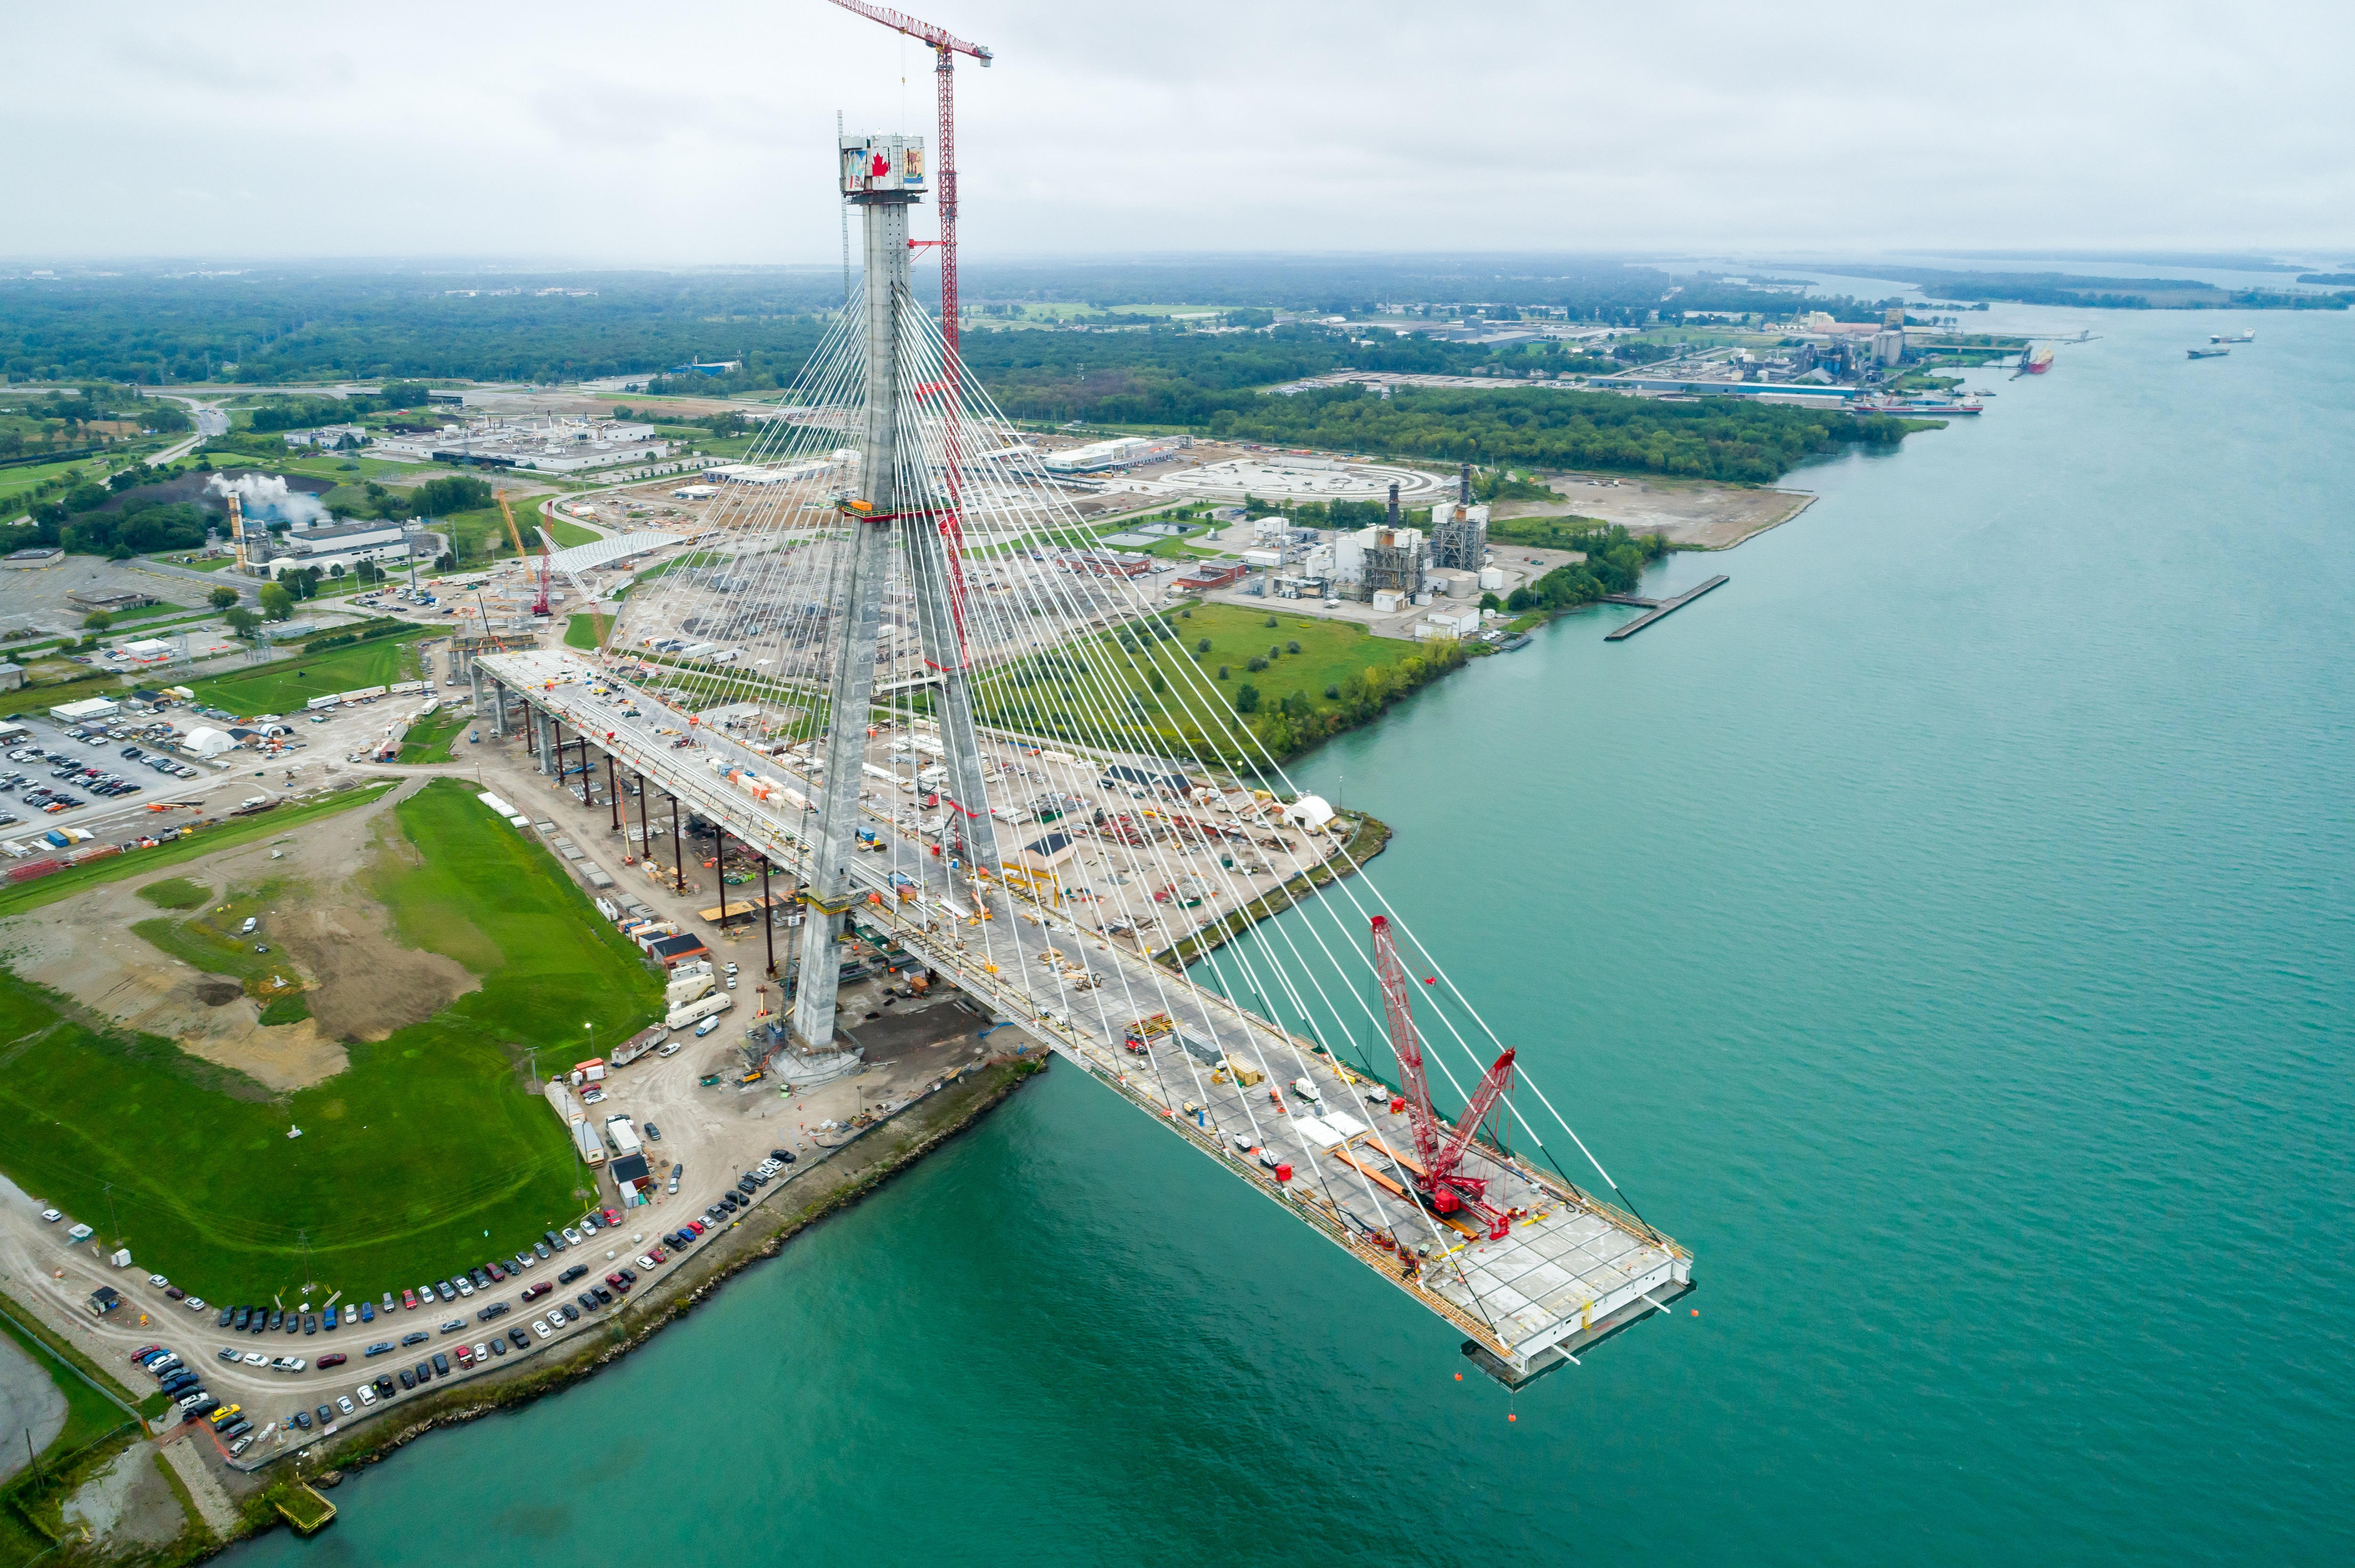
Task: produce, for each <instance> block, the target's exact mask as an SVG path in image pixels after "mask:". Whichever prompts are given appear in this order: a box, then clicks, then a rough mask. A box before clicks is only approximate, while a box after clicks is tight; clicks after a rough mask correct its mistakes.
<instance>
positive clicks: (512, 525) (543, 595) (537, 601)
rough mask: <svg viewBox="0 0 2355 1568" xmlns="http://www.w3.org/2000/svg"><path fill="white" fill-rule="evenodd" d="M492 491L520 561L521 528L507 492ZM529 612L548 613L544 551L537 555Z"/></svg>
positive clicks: (546, 557)
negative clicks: (535, 586) (535, 583)
mask: <svg viewBox="0 0 2355 1568" xmlns="http://www.w3.org/2000/svg"><path fill="white" fill-rule="evenodd" d="M494 493H495V494H496V495H497V497H498V501H499V515H500V516H502V517H504V518H506V520H507V537H508V538H510V539H513V540H514V541H515V547H516V559H517V560H518V561H520V560H522V559H523V558H524V550H523V530H521V529H520V528H517V526H516V520H515V512H514V510H513V509H512V508H510V507H509V506H508V505H507V493H506V491H504V490H501V491H496V492H494ZM525 569H526V570H527V571H528V570H529V569H530V568H529V567H526V568H525ZM531 612H532V613H533V614H534V615H547V614H549V608H548V556H547V555H546V554H544V553H543V554H542V555H541V556H540V557H539V588H538V594H537V595H536V596H535V597H534V598H533V599H532V601H531Z"/></svg>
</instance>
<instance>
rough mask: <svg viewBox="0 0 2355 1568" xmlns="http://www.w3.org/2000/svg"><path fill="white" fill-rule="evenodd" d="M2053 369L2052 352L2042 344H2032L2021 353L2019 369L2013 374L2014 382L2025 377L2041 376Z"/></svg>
mask: <svg viewBox="0 0 2355 1568" xmlns="http://www.w3.org/2000/svg"><path fill="white" fill-rule="evenodd" d="M2051 368H2052V351H2051V349H2049V348H2047V347H2045V346H2044V344H2041V343H2031V344H2029V345H2028V346H2027V347H2026V348H2023V349H2021V350H2020V351H2019V369H2017V370H2015V371H2013V372H2012V373H2011V378H2012V379H2013V380H2014V381H2017V380H2019V378H2020V377H2021V376H2041V375H2043V374H2044V373H2045V372H2046V371H2048V370H2050V369H2051Z"/></svg>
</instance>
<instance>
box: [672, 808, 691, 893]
mask: <svg viewBox="0 0 2355 1568" xmlns="http://www.w3.org/2000/svg"><path fill="white" fill-rule="evenodd" d="M669 800H670V867H671V874H672V875H673V876H674V877H676V878H677V891H678V892H680V893H684V892H686V891H687V851H686V850H685V849H684V848H682V847H681V846H680V843H679V829H680V827H681V826H682V825H683V824H682V823H681V822H680V821H679V816H680V812H679V809H678V797H677V796H676V795H673V796H671V797H669Z"/></svg>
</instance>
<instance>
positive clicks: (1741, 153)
mask: <svg viewBox="0 0 2355 1568" xmlns="http://www.w3.org/2000/svg"><path fill="white" fill-rule="evenodd" d="M907 3H912V4H916V5H922V6H924V7H926V8H927V9H930V10H932V11H934V12H936V13H937V14H936V15H935V16H932V18H931V19H932V20H936V21H939V22H941V23H943V25H945V26H952V27H954V29H955V30H956V31H958V32H959V33H960V34H962V35H963V36H964V37H969V38H973V39H976V40H978V41H980V42H983V43H986V44H987V45H989V46H990V47H991V48H994V49H995V50H996V55H997V61H996V65H995V66H994V67H992V68H991V69H987V70H981V69H974V65H973V62H971V61H970V60H964V59H960V61H959V69H958V71H957V77H956V80H957V88H958V96H957V109H958V126H959V143H958V151H959V154H960V159H959V161H960V164H961V168H962V171H963V176H964V226H963V238H964V245H965V248H966V250H967V253H968V255H970V256H975V257H981V258H987V257H1000V258H1015V257H1027V256H1053V255H1088V256H1114V255H1119V254H1122V253H1126V252H1136V251H1165V252H1166V251H1171V250H1254V251H1273V250H1297V251H1316V250H1321V251H1333V250H1384V251H1397V250H1420V249H1448V250H1457V251H1462V250H1467V249H1471V250H1482V251H1506V250H1563V249H1573V250H1602V251H1630V250H1636V251H1641V250H1656V249H1706V250H1712V251H1728V250H1741V249H1769V250H1772V249H1801V248H1804V249H1808V250H1816V251H1821V250H1833V249H1838V250H1851V251H1880V250H1883V249H1904V248H1909V247H1926V248H1934V249H1935V248H1946V247H1978V248H1989V247H2020V248H2050V247H2099V248H2120V247H2144V246H2163V247H2169V248H2200V249H2242V248H2246V247H2254V248H2258V249H2287V250H2290V251H2293V252H2295V251H2301V250H2302V251H2306V252H2309V253H2313V254H2314V255H2316V256H2317V257H2318V258H2321V257H2327V258H2328V259H2329V260H2342V261H2344V260H2355V158H2350V156H2349V152H2350V147H2355V92H2350V90H2349V89H2348V84H2347V69H2348V62H2349V60H2350V58H2355V5H2349V4H2347V3H2346V0H2336V3H2329V0H2322V3H2313V4H2287V3H2280V0H2241V3H2239V4H2235V5H2229V6H2227V5H2216V4H2212V3H2211V4H2205V5H2175V4H2169V3H2168V0H2138V3H2136V4H2123V3H2109V4H2089V3H2083V0H2076V3H2073V0H2036V3H2031V4H2016V3H2013V0H1979V3H1977V4H1973V5H1958V6H1946V7H1931V8H1918V7H1906V8H1901V7H1896V6H1892V5H1888V4H1886V3H1885V0H1873V3H1864V0H1858V3H1849V0H1782V3H1770V0H1751V3H1732V0H1718V3H1703V0H1648V3H1646V4H1644V5H1593V4H1590V5H1558V4H1538V5H1525V6H1510V5H1506V6H1496V5H1464V4H1456V5H1434V4H1431V3H1429V0H1415V3H1412V4H1407V3H1400V0H1358V3H1353V4H1348V5H1341V4H1334V3H1331V0H1327V3H1324V4H1316V5H1303V4H1292V5H1285V4H1283V3H1281V0H1276V3H1269V0H1253V3H1249V4H1246V3H1241V0H1192V3H1189V4H1187V5H1156V6H1141V5H1094V6H1081V5H1049V4H1041V3H1037V0H907ZM0 6H5V9H0V36H5V37H6V39H7V50H6V52H7V55H8V58H9V60H10V65H11V69H10V70H9V71H8V86H7V90H6V91H5V93H0V135H5V138H6V146H5V157H0V196H5V199H0V213H5V215H6V216H5V221H0V255H7V256H11V257H14V258H17V259H20V260H21V259H59V260H65V259H74V258H91V257H139V256H180V257H220V258H232V257H261V258H299V257H356V256H376V257H405V256H422V255H439V256H452V255H468V256H484V257H501V256H506V257H517V258H526V259H532V260H559V259H561V260H577V261H581V262H585V263H603V262H619V263H638V262H655V263H697V262H779V261H784V262H807V261H826V260H831V259H833V258H834V257H835V256H836V255H837V248H838V240H837V216H836V208H835V205H834V202H833V198H832V196H831V192H830V187H829V181H830V177H831V173H832V169H831V160H830V157H829V153H828V148H829V145H830V143H831V142H832V139H833V135H834V116H835V111H836V110H837V109H840V110H843V111H845V112H846V113H847V118H848V123H849V126H850V128H851V129H852V130H854V131H858V130H862V129H864V130H896V129H906V130H911V131H918V132H924V133H926V134H927V135H929V134H930V133H931V132H932V70H931V58H930V55H929V53H928V52H927V51H925V50H924V49H923V48H921V47H920V46H915V45H911V44H906V43H903V41H902V40H901V39H900V37H898V36H897V35H895V34H892V33H890V32H889V31H887V30H885V29H884V28H881V27H879V26H876V25H875V24H873V23H871V22H868V21H864V20H861V19H859V18H858V17H855V16H849V15H847V14H846V13H844V12H842V11H840V10H838V9H837V8H836V7H835V6H834V5H830V4H828V3H827V0H763V3H762V4H758V5H754V4H746V3H743V0H705V3H701V4H696V3H692V0H690V3H689V4H687V5H646V4H643V3H641V4H633V5H611V4H604V3H602V0H566V3H565V4H562V5H534V4H530V3H528V0H524V3H514V0H510V3H507V4H484V3H480V0H477V3H475V4H472V5H446V4H439V3H435V0H422V3H412V4H409V5H400V6H364V7H337V6H320V5H274V4H267V3H250V0H248V3H240V4H236V5H206V4H202V3H197V4H188V3H185V0H174V3H170V4H159V3H156V0H121V3H118V4H113V5H104V6H94V5H40V4H37V0H0ZM903 77H904V81H905V86H904V88H903V86H902V79H903ZM924 227H926V228H929V224H928V223H927V224H925V225H924Z"/></svg>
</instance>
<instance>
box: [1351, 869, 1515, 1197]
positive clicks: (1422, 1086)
mask: <svg viewBox="0 0 2355 1568" xmlns="http://www.w3.org/2000/svg"><path fill="white" fill-rule="evenodd" d="M1374 973H1375V974H1376V975H1377V976H1378V977H1379V978H1380V980H1381V985H1382V1010H1383V1011H1384V1012H1387V1013H1388V1014H1389V1015H1390V1025H1391V1054H1393V1055H1395V1056H1397V1057H1398V1065H1399V1078H1400V1081H1401V1083H1402V1084H1403V1085H1404V1086H1405V1088H1406V1094H1405V1100H1406V1118H1407V1124H1408V1125H1409V1126H1410V1127H1411V1128H1412V1129H1413V1131H1414V1152H1415V1158H1416V1159H1417V1160H1420V1161H1421V1162H1422V1167H1423V1168H1422V1169H1421V1170H1419V1171H1410V1172H1409V1174H1410V1175H1412V1177H1413V1178H1414V1184H1415V1186H1416V1187H1417V1188H1419V1189H1420V1190H1421V1191H1422V1192H1423V1197H1424V1199H1425V1200H1426V1201H1427V1202H1429V1203H1430V1204H1431V1208H1432V1212H1433V1213H1438V1214H1452V1213H1455V1212H1456V1211H1457V1210H1459V1209H1469V1210H1471V1211H1472V1212H1473V1213H1476V1214H1477V1215H1479V1216H1480V1217H1481V1218H1482V1219H1483V1220H1486V1221H1487V1224H1488V1239H1489V1240H1490V1241H1501V1240H1503V1239H1504V1236H1505V1234H1506V1231H1507V1228H1508V1225H1509V1224H1510V1222H1509V1221H1508V1218H1507V1217H1506V1215H1505V1214H1504V1213H1501V1212H1500V1211H1498V1210H1497V1209H1494V1208H1492V1207H1490V1206H1489V1204H1488V1201H1487V1190H1488V1182H1487V1178H1486V1177H1482V1176H1466V1175H1465V1174H1464V1171H1463V1165H1464V1152H1465V1150H1467V1149H1469V1148H1470V1147H1471V1146H1472V1136H1473V1134H1475V1133H1476V1132H1478V1131H1479V1130H1480V1124H1481V1123H1482V1122H1484V1121H1486V1120H1487V1119H1488V1113H1489V1112H1490V1111H1492V1110H1494V1109H1495V1108H1496V1107H1497V1100H1498V1099H1500V1098H1502V1097H1503V1096H1504V1093H1505V1091H1506V1090H1507V1089H1509V1088H1511V1087H1512V1085H1513V1053H1512V1052H1511V1051H1510V1050H1509V1049H1508V1050H1507V1051H1506V1053H1505V1054H1503V1055H1501V1056H1499V1057H1497V1060H1496V1062H1495V1063H1494V1064H1493V1065H1491V1066H1490V1067H1489V1068H1488V1070H1487V1073H1485V1074H1483V1075H1481V1078H1480V1086H1479V1087H1478V1088H1477V1089H1476V1090H1474V1091H1473V1094H1472V1103H1471V1104H1470V1105H1468V1106H1466V1107H1465V1108H1464V1115H1463V1116H1462V1117H1461V1118H1458V1119H1457V1121H1456V1123H1455V1126H1454V1127H1452V1128H1451V1127H1449V1126H1448V1125H1447V1124H1446V1123H1445V1122H1444V1121H1442V1120H1440V1118H1439V1113H1438V1112H1437V1111H1435V1110H1433V1109H1432V1107H1431V1086H1430V1085H1429V1083H1428V1082H1427V1081H1426V1079H1425V1078H1424V1076H1423V1042H1422V1040H1421V1038H1420V1037H1418V1036H1417V1035H1416V1033H1415V1029H1414V1010H1413V1004H1412V1001H1411V1000H1410V999H1411V998H1412V996H1413V994H1414V993H1413V991H1412V987H1410V986H1409V985H1408V983H1407V978H1406V971H1405V970H1403V969H1401V968H1400V967H1399V959H1398V946H1397V944H1396V942H1395V941H1393V940H1392V938H1391V923H1390V920H1389V917H1388V916H1381V915H1377V916H1374Z"/></svg>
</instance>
